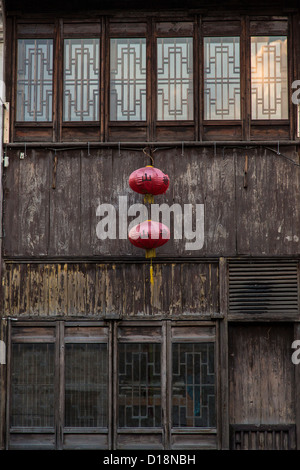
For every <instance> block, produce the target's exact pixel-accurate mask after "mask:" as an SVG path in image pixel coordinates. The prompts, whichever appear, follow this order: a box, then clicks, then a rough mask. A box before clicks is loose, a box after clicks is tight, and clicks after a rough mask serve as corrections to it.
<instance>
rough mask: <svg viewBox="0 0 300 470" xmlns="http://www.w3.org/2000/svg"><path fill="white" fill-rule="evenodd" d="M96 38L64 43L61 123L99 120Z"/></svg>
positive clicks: (97, 44) (97, 40)
mask: <svg viewBox="0 0 300 470" xmlns="http://www.w3.org/2000/svg"><path fill="white" fill-rule="evenodd" d="M99 47H100V41H99V39H66V40H65V41H64V121H97V120H98V119H99V89H100V86H99V83H100V80H99V76H100V69H99Z"/></svg>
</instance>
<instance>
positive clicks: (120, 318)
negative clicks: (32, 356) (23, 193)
mask: <svg viewBox="0 0 300 470" xmlns="http://www.w3.org/2000/svg"><path fill="white" fill-rule="evenodd" d="M224 318H225V315H224V314H223V313H197V312H195V313H190V314H186V313H182V314H176V315H174V314H172V313H168V314H165V315H161V314H153V315H152V314H143V317H142V318H141V315H137V314H136V315H132V316H130V315H128V316H124V315H123V314H113V313H112V314H111V313H107V314H105V313H104V314H102V315H91V314H90V313H87V314H86V315H83V314H81V315H80V314H79V315H75V314H73V315H72V314H65V315H63V314H61V315H56V316H49V315H46V314H45V315H42V314H39V313H38V314H28V315H25V314H21V315H20V316H17V315H15V316H12V315H7V316H6V315H2V317H1V319H0V320H1V321H4V320H6V321H10V322H12V323H13V324H14V325H15V326H20V325H19V324H21V323H30V324H31V325H33V323H35V322H36V323H41V324H42V323H44V322H45V323H47V322H50V323H53V322H59V321H62V322H66V323H68V324H69V323H79V322H85V323H86V324H92V323H95V322H96V323H97V322H99V323H101V324H103V323H111V322H114V321H116V322H126V324H127V325H128V324H129V323H130V324H132V325H133V326H136V324H137V323H140V325H142V326H146V322H151V323H152V324H153V323H155V322H163V321H170V322H174V323H173V324H174V325H175V324H177V325H179V324H180V325H181V326H184V323H186V322H189V323H190V324H191V323H193V326H194V325H195V324H196V323H197V324H198V323H201V325H202V326H205V325H206V324H207V323H209V324H211V322H215V321H216V320H223V319H224ZM299 321H300V318H299ZM47 326H48V325H47ZM78 326H80V325H78ZM85 326H86V325H85ZM124 326H125V323H124ZM211 326H212V325H211Z"/></svg>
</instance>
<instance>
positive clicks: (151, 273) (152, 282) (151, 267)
mask: <svg viewBox="0 0 300 470" xmlns="http://www.w3.org/2000/svg"><path fill="white" fill-rule="evenodd" d="M150 283H151V285H152V286H153V284H154V279H153V266H152V259H151V265H150Z"/></svg>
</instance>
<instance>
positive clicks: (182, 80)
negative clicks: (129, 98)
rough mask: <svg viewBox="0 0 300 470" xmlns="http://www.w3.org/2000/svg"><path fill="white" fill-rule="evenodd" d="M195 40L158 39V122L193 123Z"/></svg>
mask: <svg viewBox="0 0 300 470" xmlns="http://www.w3.org/2000/svg"><path fill="white" fill-rule="evenodd" d="M193 109H194V103H193V39H192V38H159V39H157V119H158V120H162V121H163V120H192V119H193Z"/></svg>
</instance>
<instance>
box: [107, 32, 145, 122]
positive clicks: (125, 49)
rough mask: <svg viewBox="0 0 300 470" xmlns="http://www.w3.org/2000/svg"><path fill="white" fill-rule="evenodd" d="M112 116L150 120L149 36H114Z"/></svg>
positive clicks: (111, 93) (111, 42) (111, 59)
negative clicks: (147, 37) (147, 93)
mask: <svg viewBox="0 0 300 470" xmlns="http://www.w3.org/2000/svg"><path fill="white" fill-rule="evenodd" d="M110 119H111V121H145V120H146V39H144V38H129V39H111V40H110Z"/></svg>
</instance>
